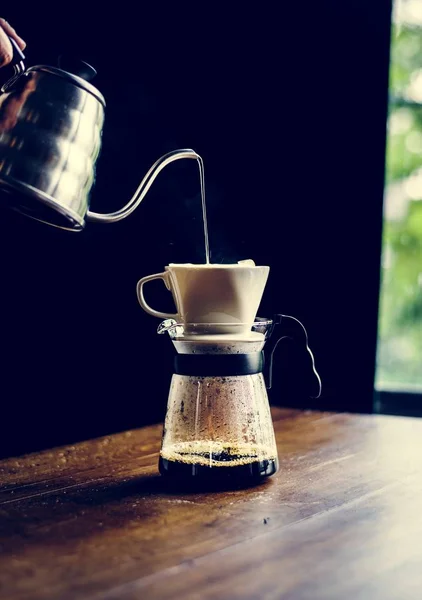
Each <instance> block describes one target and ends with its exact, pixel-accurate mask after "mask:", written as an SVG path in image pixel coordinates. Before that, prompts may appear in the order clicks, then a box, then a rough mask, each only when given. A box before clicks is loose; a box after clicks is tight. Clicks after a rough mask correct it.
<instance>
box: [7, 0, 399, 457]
mask: <svg viewBox="0 0 422 600" xmlns="http://www.w3.org/2000/svg"><path fill="white" fill-rule="evenodd" d="M41 6H46V5H44V4H43V5H41ZM57 6H58V5H57ZM89 6H91V8H89ZM136 6H137V8H136V9H135V8H133V7H132V8H131V7H130V5H129V3H125V2H120V3H119V4H118V7H117V5H113V10H112V11H110V12H109V13H107V12H105V11H104V10H101V11H99V10H98V9H97V7H94V6H92V5H88V8H87V7H84V12H83V13H81V12H78V11H77V10H75V11H68V13H67V14H66V17H63V16H60V15H59V13H58V8H55V9H54V8H53V9H50V8H47V7H45V8H40V5H39V4H38V5H37V6H35V5H34V6H33V8H32V9H28V10H25V11H23V10H21V9H20V8H16V9H15V8H14V7H12V8H11V9H10V10H7V11H6V10H5V13H4V15H3V16H4V17H5V18H6V19H7V20H8V21H10V22H11V23H12V24H13V25H14V26H15V28H16V29H17V30H18V32H19V33H20V34H21V35H22V37H24V38H25V39H26V41H27V43H28V48H27V50H26V55H27V62H28V64H37V63H47V64H56V58H57V55H58V54H60V53H62V52H64V53H71V54H75V55H77V56H79V57H81V58H84V59H85V60H87V61H88V62H91V63H92V64H94V66H95V67H96V68H97V70H98V73H99V75H98V78H97V79H96V80H95V84H96V85H97V87H98V88H99V89H100V90H101V91H102V92H103V94H104V95H105V97H106V100H107V111H106V123H105V129H104V138H103V150H102V154H101V156H100V160H99V163H98V169H97V182H96V186H95V189H94V191H93V194H92V202H91V207H92V209H93V210H95V211H98V212H108V211H111V210H115V209H117V208H120V207H121V206H122V205H123V204H125V203H126V202H127V201H128V199H129V198H130V196H131V195H132V193H133V191H134V190H135V188H136V187H137V185H138V183H139V181H140V179H141V178H142V177H143V175H144V174H145V172H146V171H147V169H148V168H149V166H150V165H151V164H152V163H153V162H154V161H155V160H156V159H157V158H158V157H159V156H161V155H162V154H164V153H165V152H167V151H170V150H173V149H176V148H183V147H192V148H194V149H195V150H196V151H197V152H199V153H200V154H201V155H202V156H203V158H204V161H205V173H206V186H207V188H206V190H207V198H208V211H209V225H210V242H211V252H212V261H213V262H234V261H237V260H239V259H243V258H253V259H254V260H255V261H256V263H257V264H269V265H270V266H271V274H270V280H269V283H268V286H267V289H266V292H265V297H264V300H263V303H262V306H261V310H260V314H261V315H262V316H270V315H271V314H272V313H274V312H282V313H286V314H293V315H295V316H296V317H298V318H299V319H300V320H302V321H303V322H304V323H305V325H306V326H307V329H308V333H309V337H310V343H311V347H312V348H313V351H314V354H315V356H316V360H317V366H318V369H319V371H320V373H321V375H322V379H323V384H324V393H323V397H322V398H321V399H320V400H319V401H318V402H316V403H315V402H311V401H310V400H308V399H307V398H306V390H305V389H303V385H301V383H302V382H303V377H301V371H300V367H299V366H298V364H299V363H298V362H297V361H296V357H295V352H293V351H290V350H289V349H288V348H287V346H286V347H285V348H284V349H281V350H280V351H279V352H278V355H277V373H276V375H275V386H274V389H273V390H272V393H271V401H272V402H273V403H276V404H284V405H296V406H316V407H318V408H334V409H337V410H352V411H370V410H372V402H373V374H374V360H375V343H376V326H377V308H378V286H379V262H380V239H381V224H382V190H383V172H384V145H385V122H386V107H387V75H388V52H389V27H390V9H391V7H390V4H389V2H388V1H387V0H372V2H369V3H368V2H366V1H364V0H359V1H357V0H355V1H354V2H349V3H339V2H336V1H334V0H332V1H330V0H320V1H319V2H317V3H315V2H312V1H311V0H306V1H302V2H300V3H282V4H279V5H274V6H273V7H270V5H269V4H267V5H265V4H261V5H253V6H254V8H253V9H250V10H248V9H246V8H245V7H244V6H245V5H244V4H240V3H239V6H238V7H235V6H230V5H228V3H226V4H224V5H223V3H221V4H220V3H215V2H213V3H211V2H208V3H196V4H193V5H192V6H189V5H187V4H183V5H182V7H180V6H176V4H175V3H172V4H171V5H170V6H171V7H172V8H169V7H167V6H166V5H165V4H162V3H160V4H159V5H157V8H153V7H152V6H149V5H144V4H141V5H139V4H137V5H136ZM6 75H7V74H6V73H4V77H3V79H4V78H5V77H6ZM0 256H1V262H0V270H1V282H2V288H1V289H2V294H1V301H0V308H1V316H2V318H1V335H0V353H1V378H0V400H1V413H0V414H1V431H0V435H1V437H0V454H1V455H11V454H18V453H21V452H25V451H28V450H32V449H34V450H35V449H37V448H41V447H48V446H51V445H55V444H61V443H65V442H69V441H76V440H78V439H82V438H85V437H92V436H96V435H100V434H105V433H108V432H111V431H117V430H121V429H124V428H128V427H136V426H140V425H143V424H145V423H148V422H152V421H157V420H161V419H163V417H164V413H165V404H166V396H167V390H168V385H169V380H170V376H171V369H172V355H173V353H172V346H171V344H170V341H169V340H168V339H165V338H164V337H158V336H157V335H156V333H155V332H156V327H157V325H158V321H157V320H155V319H153V318H152V317H150V316H148V315H146V314H144V313H143V311H142V310H141V309H140V307H139V306H138V304H137V300H136V294H135V285H136V282H137V280H138V279H139V278H140V277H142V276H144V275H147V274H150V273H155V272H159V271H162V270H163V267H164V266H165V265H166V264H168V263H169V262H204V251H203V238H202V224H201V214H200V197H199V186H198V175H197V170H196V166H195V163H194V161H181V162H178V163H174V164H172V165H170V166H169V167H167V168H166V170H165V171H164V172H163V173H162V174H161V175H160V177H159V179H158V180H157V182H156V183H155V184H154V186H153V188H152V189H151V191H150V192H149V194H148V196H147V197H146V199H145V200H144V202H143V203H142V205H141V206H140V207H139V208H138V210H137V211H136V212H135V213H134V214H132V216H131V217H129V218H128V219H126V220H124V221H122V222H119V223H116V224H112V225H103V224H94V223H92V224H88V226H87V228H86V230H85V231H84V232H82V233H79V234H77V233H67V232H62V231H59V230H55V229H53V228H49V227H47V226H45V225H40V224H38V223H35V222H32V221H30V220H26V219H25V218H23V217H20V216H18V215H15V214H13V213H9V212H2V213H0ZM153 286H155V284H151V292H150V295H149V299H150V301H151V304H153V305H154V306H156V305H159V306H160V307H162V308H163V309H164V310H165V309H166V308H168V309H170V310H171V309H172V304H171V300H170V298H168V297H167V295H166V293H165V292H164V291H163V289H162V287H160V286H161V284H160V283H159V282H158V283H157V284H156V287H153ZM154 294H155V295H154Z"/></svg>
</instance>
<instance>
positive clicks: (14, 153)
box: [0, 39, 203, 231]
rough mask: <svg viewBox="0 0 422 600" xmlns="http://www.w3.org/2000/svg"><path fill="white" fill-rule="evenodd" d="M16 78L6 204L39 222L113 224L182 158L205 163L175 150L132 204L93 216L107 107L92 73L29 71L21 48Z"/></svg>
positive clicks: (10, 86)
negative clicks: (91, 202)
mask: <svg viewBox="0 0 422 600" xmlns="http://www.w3.org/2000/svg"><path fill="white" fill-rule="evenodd" d="M10 41H11V43H12V45H13V47H14V53H15V54H14V58H13V63H14V68H15V75H14V76H13V77H12V79H10V80H9V81H8V82H7V83H6V84H5V85H4V86H3V87H2V90H1V91H2V94H1V96H0V205H6V206H8V207H10V208H12V209H13V210H17V211H19V212H21V213H23V214H25V215H26V216H29V217H31V218H33V219H36V220H38V221H42V222H44V223H48V224H49V225H54V226H56V227H60V228H62V229H68V230H71V231H81V230H82V229H83V228H84V226H85V220H86V219H89V220H91V221H97V222H102V223H105V222H107V223H110V222H115V221H119V220H121V219H124V218H125V217H127V216H128V215H129V214H131V212H133V211H134V210H135V209H136V208H137V206H138V205H139V204H140V202H141V201H142V200H143V198H144V197H145V195H146V193H147V192H148V190H149V189H150V187H151V185H152V183H153V181H154V180H155V178H156V177H157V175H158V173H159V172H160V171H161V170H162V169H163V168H164V167H165V166H166V165H167V164H169V163H171V162H173V161H175V160H179V159H181V158H193V159H195V160H197V161H198V163H199V165H200V173H201V185H203V164H202V159H201V157H200V156H199V155H198V154H197V153H196V152H195V151H194V150H191V149H182V150H174V151H172V152H169V153H168V154H165V155H164V156H162V157H161V158H159V159H158V160H157V161H156V162H155V163H154V164H153V165H152V167H151V168H150V169H149V171H148V172H147V174H146V175H145V177H144V178H143V180H142V181H141V183H140V184H139V186H138V188H137V189H136V191H135V193H134V195H133V197H132V198H131V199H130V200H129V202H128V203H127V204H126V205H125V206H123V208H121V209H119V210H117V211H115V212H113V213H109V214H101V213H94V212H91V211H90V210H89V194H90V191H91V188H92V185H93V183H94V179H95V163H96V160H97V158H98V155H99V152H100V148H101V134H102V128H103V123H104V109H105V100H104V97H103V96H102V94H101V93H100V92H99V91H98V90H97V88H95V87H94V86H93V85H92V84H91V83H90V79H92V77H93V76H95V75H96V71H95V69H94V68H93V67H91V66H90V65H88V64H87V63H84V62H82V61H70V62H69V61H68V62H67V63H65V64H64V65H63V64H62V63H60V67H63V66H64V68H56V67H50V66H46V65H39V66H35V67H31V68H29V69H25V65H24V62H23V61H24V59H25V57H24V56H23V54H22V52H21V50H20V49H19V48H18V46H17V44H15V43H14V41H13V40H12V39H11V40H10Z"/></svg>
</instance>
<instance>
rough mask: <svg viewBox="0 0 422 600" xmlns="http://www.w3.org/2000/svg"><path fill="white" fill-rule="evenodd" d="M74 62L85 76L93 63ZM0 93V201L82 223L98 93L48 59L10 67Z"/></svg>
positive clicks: (99, 109) (59, 222)
mask: <svg viewBox="0 0 422 600" xmlns="http://www.w3.org/2000/svg"><path fill="white" fill-rule="evenodd" d="M88 67H89V66H88V65H85V63H81V70H82V71H83V74H84V75H85V76H86V77H90V76H91V74H92V73H94V74H95V70H93V69H92V71H90V70H89V68H88ZM2 92H3V93H2V95H1V96H0V189H1V192H2V194H1V196H2V201H3V202H6V203H7V204H8V205H9V206H10V207H11V208H13V209H15V210H18V211H20V212H23V213H24V214H26V215H27V216H30V217H32V218H35V219H37V220H40V221H45V222H48V223H49V224H52V225H56V226H58V227H63V228H65V229H72V230H79V229H82V228H83V226H84V222H85V221H84V219H85V215H86V213H87V211H88V207H89V193H90V190H91V187H92V184H93V182H94V177H95V162H96V160H97V157H98V154H99V152H100V148H101V133H102V127H103V122H104V108H105V101H104V98H103V96H102V95H101V93H100V92H99V91H98V90H97V89H96V88H95V87H94V86H93V85H91V84H90V83H89V81H87V80H86V79H83V77H81V76H79V75H78V74H73V73H69V72H67V71H64V70H62V69H58V68H54V67H49V66H44V65H41V66H35V67H31V68H29V69H28V70H26V71H25V70H24V71H23V72H21V73H17V74H16V75H15V76H14V77H13V78H12V80H10V81H9V82H8V83H6V85H5V86H3V88H2Z"/></svg>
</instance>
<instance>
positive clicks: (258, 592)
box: [0, 409, 422, 600]
mask: <svg viewBox="0 0 422 600" xmlns="http://www.w3.org/2000/svg"><path fill="white" fill-rule="evenodd" d="M273 418H274V426H275V431H276V438H277V444H278V450H279V458H280V470H279V472H278V473H277V474H276V475H275V476H274V477H272V478H270V479H268V480H267V481H266V482H265V483H263V484H261V485H259V486H257V487H254V488H249V489H235V490H225V491H220V492H217V491H213V492H197V491H187V490H185V491H184V492H182V491H179V492H177V491H172V490H170V489H168V488H166V487H165V485H163V481H162V479H161V478H160V476H159V475H158V472H157V462H158V452H159V448H160V440H161V432H162V427H161V426H160V425H156V426H152V427H146V428H144V429H139V430H133V431H128V432H126V433H120V434H116V435H113V436H108V437H105V438H101V439H97V440H91V441H87V442H83V443H81V444H77V445H75V446H67V447H63V448H57V449H54V450H51V451H45V452H41V453H37V454H31V455H27V456H24V457H19V458H13V459H7V460H4V461H1V462H0V598H1V599H2V600H3V599H5V600H6V599H7V600H15V599H22V600H32V599H34V600H35V599H37V600H38V599H40V600H41V599H42V600H49V599H52V598H55V599H56V598H58V599H60V600H62V599H63V600H67V599H79V598H84V599H92V600H94V599H95V600H97V599H100V598H104V599H105V598H106V599H110V600H111V599H116V600H117V599H122V600H129V599H131V600H132V599H137V598H144V599H149V598H152V599H156V598H169V599H170V598H173V599H174V598H184V599H196V598H198V599H199V598H201V599H208V598H210V599H211V598H213V599H214V598H215V599H217V598H218V599H220V598H223V599H231V598H233V599H235V598H236V599H237V598H251V599H252V598H268V599H270V598H271V599H276V598H277V599H278V598H282V599H295V600H296V599H298V600H301V599H308V598H309V599H311V598H312V599H313V600H316V599H321V600H330V599H341V600H344V599H346V600H347V599H349V598H350V599H352V598H353V599H354V600H360V599H362V600H363V599H365V600H372V599H375V600H378V599H383V600H386V599H387V600H390V599H397V600H399V599H400V600H406V599H408V598H409V599H410V598H411V599H413V598H415V599H420V598H421V597H422V420H418V419H411V418H401V417H384V416H375V415H365V416H359V415H348V414H332V413H318V412H301V411H294V410H288V409H285V410H283V409H273Z"/></svg>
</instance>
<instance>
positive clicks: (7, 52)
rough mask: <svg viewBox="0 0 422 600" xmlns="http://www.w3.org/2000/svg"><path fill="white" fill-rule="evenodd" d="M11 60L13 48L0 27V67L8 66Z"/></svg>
mask: <svg viewBox="0 0 422 600" xmlns="http://www.w3.org/2000/svg"><path fill="white" fill-rule="evenodd" d="M12 58H13V48H12V44H11V43H10V40H9V38H8V37H7V35H6V33H5V32H4V30H3V29H2V27H0V66H1V67H4V66H5V65H8V64H9V63H10V61H11V60H12Z"/></svg>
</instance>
